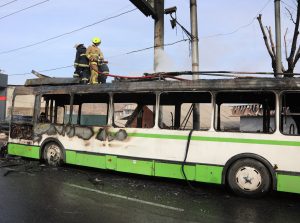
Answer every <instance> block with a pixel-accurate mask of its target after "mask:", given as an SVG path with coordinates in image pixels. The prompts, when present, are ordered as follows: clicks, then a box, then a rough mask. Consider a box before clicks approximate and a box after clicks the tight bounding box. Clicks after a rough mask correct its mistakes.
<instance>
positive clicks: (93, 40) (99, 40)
mask: <svg viewBox="0 0 300 223" xmlns="http://www.w3.org/2000/svg"><path fill="white" fill-rule="evenodd" d="M92 42H93V43H94V44H100V43H101V39H100V38H99V37H94V38H93V39H92Z"/></svg>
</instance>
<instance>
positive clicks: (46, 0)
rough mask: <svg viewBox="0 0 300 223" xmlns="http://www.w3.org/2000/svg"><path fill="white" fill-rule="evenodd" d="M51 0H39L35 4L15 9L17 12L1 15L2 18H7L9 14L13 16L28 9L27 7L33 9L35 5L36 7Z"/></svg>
mask: <svg viewBox="0 0 300 223" xmlns="http://www.w3.org/2000/svg"><path fill="white" fill-rule="evenodd" d="M49 1H50V0H45V1H42V2H38V3H36V4H34V5H31V6H28V7H26V8H23V9H20V10H18V11H15V12H12V13H10V14H7V15H5V16H2V17H0V20H2V19H5V18H7V17H9V16H12V15H15V14H17V13H19V12H23V11H25V10H27V9H31V8H33V7H36V6H38V5H41V4H43V3H46V2H49Z"/></svg>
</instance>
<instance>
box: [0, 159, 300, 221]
mask: <svg viewBox="0 0 300 223" xmlns="http://www.w3.org/2000/svg"><path fill="white" fill-rule="evenodd" d="M0 166H2V168H0V189H1V193H0V222H30V223H31V222H205V223H206V222H207V223H210V222H264V223H265V222H272V223H274V222H280V223H281V222H284V223H288V222H300V196H299V195H295V194H288V193H275V192H274V193H272V194H270V195H269V196H267V197H265V198H263V199H245V198H240V197H235V196H233V195H231V194H230V193H229V192H227V191H226V189H225V188H224V187H221V186H211V185H207V184H194V186H195V187H196V190H197V191H193V190H192V189H190V188H189V187H188V186H187V184H186V183H185V182H182V181H174V180H167V179H154V178H148V177H142V176H138V175H128V174H120V173H114V172H108V171H102V170H96V169H88V168H82V167H75V166H65V167H61V168H51V167H47V166H44V165H41V163H39V162H38V161H33V160H26V159H19V158H17V159H15V158H12V159H9V160H7V159H1V160H0ZM3 166H6V167H3Z"/></svg>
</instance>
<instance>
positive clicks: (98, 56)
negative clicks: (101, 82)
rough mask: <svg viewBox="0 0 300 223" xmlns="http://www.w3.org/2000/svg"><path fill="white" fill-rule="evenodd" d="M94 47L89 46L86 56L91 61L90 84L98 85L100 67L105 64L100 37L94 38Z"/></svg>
mask: <svg viewBox="0 0 300 223" xmlns="http://www.w3.org/2000/svg"><path fill="white" fill-rule="evenodd" d="M92 43H93V44H92V45H91V46H89V47H88V48H87V50H86V56H87V58H88V59H89V61H90V70H91V77H90V82H89V83H90V84H98V65H99V64H101V63H102V62H103V59H104V57H103V53H102V52H101V50H100V49H99V47H98V46H99V45H100V43H101V39H100V38H99V37H94V38H93V39H92Z"/></svg>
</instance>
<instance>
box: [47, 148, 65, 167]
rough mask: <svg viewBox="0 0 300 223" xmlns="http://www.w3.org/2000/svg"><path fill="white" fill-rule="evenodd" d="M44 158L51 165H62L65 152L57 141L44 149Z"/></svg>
mask: <svg viewBox="0 0 300 223" xmlns="http://www.w3.org/2000/svg"><path fill="white" fill-rule="evenodd" d="M43 158H44V160H45V161H46V162H47V163H48V164H49V165H50V166H60V165H61V164H62V162H63V153H62V150H61V148H60V146H59V145H57V144H56V143H53V142H51V143H48V144H47V145H46V146H45V149H44V151H43Z"/></svg>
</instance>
